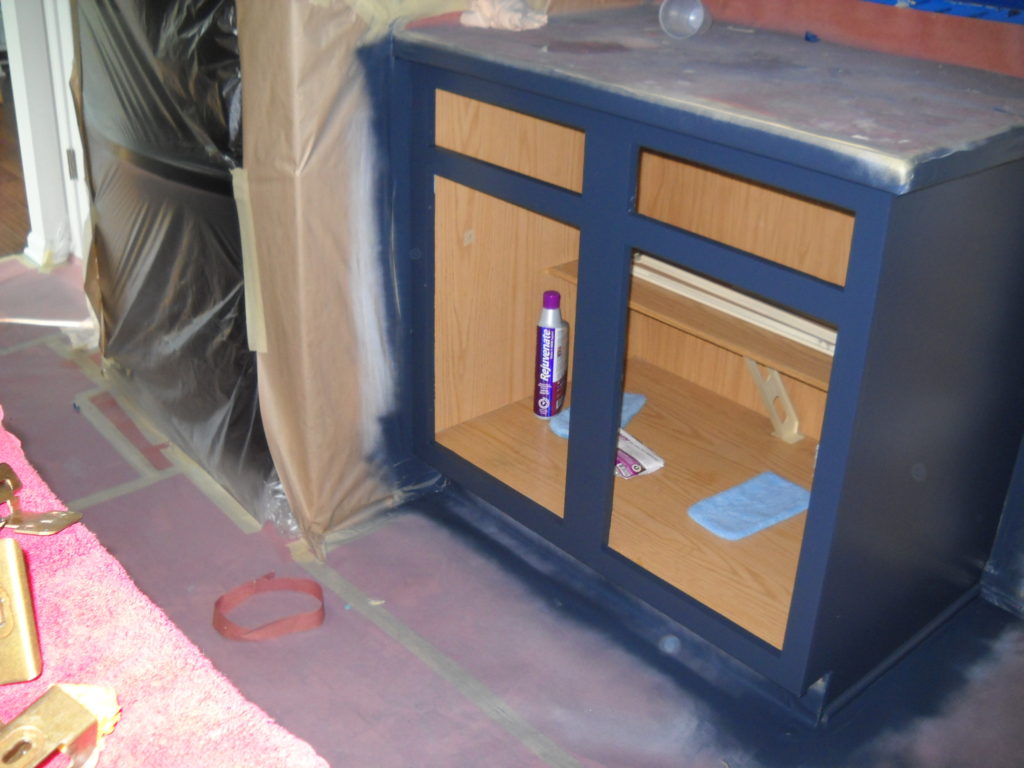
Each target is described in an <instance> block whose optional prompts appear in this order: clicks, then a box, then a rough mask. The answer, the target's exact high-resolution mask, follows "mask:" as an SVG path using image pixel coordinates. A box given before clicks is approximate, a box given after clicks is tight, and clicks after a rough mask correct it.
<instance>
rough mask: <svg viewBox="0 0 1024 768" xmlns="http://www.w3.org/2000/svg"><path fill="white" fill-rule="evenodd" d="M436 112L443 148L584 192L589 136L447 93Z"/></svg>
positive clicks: (439, 142) (441, 95)
mask: <svg viewBox="0 0 1024 768" xmlns="http://www.w3.org/2000/svg"><path fill="white" fill-rule="evenodd" d="M435 112H436V118H435V126H434V131H435V134H434V135H435V143H436V144H437V146H439V147H442V148H444V149H450V150H452V151H453V152H459V153H460V154H463V155H468V156H469V157H473V158H476V159H477V160H483V161H484V162H486V163H491V164H492V165H497V166H501V167H502V168H507V169H508V170H510V171H515V172H517V173H521V174H523V175H525V176H532V177H533V178H535V179H540V180H541V181H546V182H548V183H549V184H555V185H557V186H559V187H564V188H565V189H569V190H572V191H573V192H580V191H582V190H583V144H584V134H583V131H580V130H578V129H576V128H570V127H568V126H565V125H560V124H558V123H552V122H549V121H547V120H541V119H540V118H536V117H531V116H530V115H526V114H523V113H522V112H514V111H513V110H511V109H505V108H504V107H496V106H494V105H492V104H486V103H484V102H482V101H477V100H475V99H469V98H466V97H465V96H459V95H457V94H454V93H449V92H448V91H442V90H438V91H437V92H436V110H435Z"/></svg>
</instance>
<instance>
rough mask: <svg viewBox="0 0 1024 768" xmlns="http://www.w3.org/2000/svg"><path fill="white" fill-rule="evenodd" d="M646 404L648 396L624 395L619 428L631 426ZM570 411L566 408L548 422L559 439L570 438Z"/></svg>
mask: <svg viewBox="0 0 1024 768" xmlns="http://www.w3.org/2000/svg"><path fill="white" fill-rule="evenodd" d="M646 402H647V396H646V395H638V394H635V393H633V392H626V393H624V394H623V395H622V417H621V419H620V421H619V426H620V427H625V426H626V425H627V424H629V421H630V419H632V418H633V417H634V416H636V415H637V414H638V413H639V412H640V409H641V408H643V407H644V403H646ZM569 411H570V409H569V408H566V409H565V410H564V411H562V412H561V413H560V414H558V415H557V416H553V417H552V418H551V421H549V422H548V426H549V427H551V431H552V432H554V433H555V434H556V435H558V436H559V437H568V436H569Z"/></svg>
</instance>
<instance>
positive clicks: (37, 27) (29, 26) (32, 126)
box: [4, 0, 91, 267]
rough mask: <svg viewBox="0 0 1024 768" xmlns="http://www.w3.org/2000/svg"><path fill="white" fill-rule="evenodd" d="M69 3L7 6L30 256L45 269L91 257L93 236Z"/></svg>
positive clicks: (35, 0)
mask: <svg viewBox="0 0 1024 768" xmlns="http://www.w3.org/2000/svg"><path fill="white" fill-rule="evenodd" d="M70 6H71V4H70V3H68V2H66V0H10V1H8V2H5V3H4V29H5V34H6V37H7V57H8V61H9V62H10V72H11V90H12V92H13V94H14V104H15V110H16V113H17V118H18V120H17V122H18V144H19V146H20V148H21V164H22V169H23V171H24V177H25V199H26V202H27V204H28V214H29V226H30V232H29V235H28V238H27V241H26V243H25V251H24V253H25V256H27V257H28V258H29V259H31V260H32V261H33V262H35V263H36V264H38V265H40V266H44V267H45V266H51V265H54V264H59V263H61V262H63V261H66V260H67V259H68V258H69V257H70V256H72V255H74V256H78V257H84V256H85V253H86V249H87V248H88V247H89V243H90V240H91V228H90V227H89V226H88V223H89V192H88V188H87V187H86V184H85V181H84V169H83V168H82V167H81V165H82V158H83V154H82V141H81V137H80V136H79V132H78V122H77V119H76V117H75V109H74V102H73V101H72V98H71V90H70V88H69V86H68V82H69V80H70V77H71V67H72V64H73V62H74V37H73V31H72V26H71V7H70ZM71 163H74V165H75V166H76V171H77V172H76V174H75V178H74V179H72V178H71V174H70V173H69V170H70V165H71Z"/></svg>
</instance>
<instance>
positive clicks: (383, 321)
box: [236, 0, 436, 549]
mask: <svg viewBox="0 0 1024 768" xmlns="http://www.w3.org/2000/svg"><path fill="white" fill-rule="evenodd" d="M396 8H397V6H396V5H392V4H390V3H363V4H358V8H356V7H353V6H350V5H348V4H346V3H344V2H309V1H307V0H297V1H296V2H287V3H282V2H277V1H276V0H241V1H240V2H239V6H238V21H239V41H240V48H241V61H242V73H243V78H244V81H245V83H246V91H245V94H246V95H245V102H244V112H243V114H244V122H245V126H246V129H245V144H244V146H245V179H244V183H245V190H244V192H245V196H246V197H247V199H248V203H249V206H250V207H251V220H252V233H251V234H252V237H251V241H250V240H249V239H248V238H247V240H246V247H247V248H248V249H250V250H251V251H252V253H250V255H249V257H248V258H249V259H250V261H252V262H253V263H254V264H255V265H256V266H257V269H258V274H259V284H258V285H256V284H254V283H255V281H254V280H250V284H249V285H248V290H250V291H255V292H258V294H259V302H258V303H259V304H260V305H261V306H262V317H261V318H255V317H254V318H251V319H250V320H251V324H252V325H261V326H262V327H261V329H260V333H259V335H260V336H261V337H262V338H263V339H265V348H264V350H263V351H261V352H260V353H259V355H258V367H259V393H260V402H261V404H262V414H263V420H264V424H265V425H266V431H267V437H268V441H269V444H270V448H271V451H272V453H273V456H274V461H275V464H276V466H277V468H278V471H279V472H280V475H281V479H282V482H283V484H284V487H285V489H286V491H287V495H288V499H289V500H290V502H291V506H292V510H293V512H294V514H295V517H296V520H297V521H298V525H299V528H300V530H301V531H302V533H303V534H304V535H305V537H306V539H307V540H308V541H309V542H310V543H311V544H313V545H314V546H315V547H316V548H318V549H319V548H320V547H321V546H322V545H323V542H324V539H325V537H326V536H327V535H328V534H329V533H330V532H331V531H333V530H335V529H338V528H340V527H342V526H343V525H345V524H346V523H349V522H351V521H353V520H354V519H362V518H363V517H365V516H366V515H368V514H372V513H373V512H374V511H377V510H381V509H386V508H390V507H392V506H394V505H395V504H396V503H398V502H399V501H401V500H403V499H405V498H407V497H408V495H409V493H410V492H415V490H416V489H419V488H421V487H423V486H424V485H426V486H429V485H430V484H431V483H432V482H433V481H434V479H436V475H433V474H432V473H430V472H428V471H426V470H422V469H420V470H416V471H414V472H412V473H411V474H410V472H408V471H407V469H408V466H411V465H412V462H410V460H409V459H408V456H409V453H410V451H409V447H408V445H406V444H405V443H403V441H402V439H401V435H400V433H401V426H400V424H401V414H400V400H401V398H400V395H399V385H398V379H399V371H400V367H401V365H402V360H401V356H400V354H399V352H398V350H399V349H400V336H401V321H400V319H399V317H400V314H401V311H402V308H401V306H400V304H399V301H398V300H397V298H396V292H397V285H396V279H397V277H396V270H395V268H394V264H393V261H392V259H391V254H390V253H389V252H388V248H387V226H386V221H387V215H388V214H387V203H386V199H385V197H384V194H385V191H386V175H385V174H386V161H387V158H386V152H385V151H384V149H383V144H382V134H383V126H382V124H381V122H380V121H381V120H382V118H383V117H384V115H383V114H382V112H381V110H380V109H375V104H377V103H381V102H386V90H387V80H386V77H387V72H388V55H387V49H386V34H387V28H388V22H389V20H390V17H391V15H392V14H393V13H394V11H395V10H396ZM374 52H375V53H374ZM237 181H238V180H236V182H237ZM239 196H240V201H241V195H239ZM255 271H256V270H254V271H253V272H252V273H251V274H253V273H255Z"/></svg>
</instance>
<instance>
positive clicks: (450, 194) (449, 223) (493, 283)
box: [434, 177, 579, 432]
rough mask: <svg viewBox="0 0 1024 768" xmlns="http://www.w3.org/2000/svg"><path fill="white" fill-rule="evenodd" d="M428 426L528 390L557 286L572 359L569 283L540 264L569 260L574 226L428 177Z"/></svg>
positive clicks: (575, 245) (439, 426) (441, 425)
mask: <svg viewBox="0 0 1024 768" xmlns="http://www.w3.org/2000/svg"><path fill="white" fill-rule="evenodd" d="M435 195H436V214H435V224H436V228H435V249H434V250H435V254H434V258H435V281H436V283H435V284H436V288H435V295H434V305H435V321H434V322H435V328H434V333H435V341H434V364H435V402H434V406H435V422H434V423H435V429H436V431H437V432H442V431H443V430H445V429H447V428H449V427H451V426H453V425H455V424H459V423H461V422H463V421H467V420H469V419H473V418H475V417H477V416H480V415H482V414H485V413H487V412H488V411H492V410H495V409H497V408H501V407H503V406H505V405H508V404H509V403H513V402H515V401H517V400H521V399H523V398H525V397H528V396H529V395H530V394H531V393H532V387H533V375H534V364H535V360H534V355H535V345H536V330H535V329H536V327H537V317H538V315H539V314H540V308H541V297H542V296H543V293H544V291H545V290H559V291H561V292H562V315H563V317H564V318H565V319H566V321H567V322H568V323H569V325H570V329H569V330H570V337H569V338H570V344H569V349H570V359H569V364H570V374H571V370H572V368H571V366H572V339H573V334H574V330H575V329H574V328H573V319H574V316H575V309H576V291H575V288H574V287H573V286H572V285H570V284H568V283H565V282H564V281H562V280H558V279H555V278H552V277H551V276H549V275H548V274H546V272H545V270H546V269H547V268H548V267H551V266H553V265H554V264H558V263H561V262H563V261H567V260H569V259H572V258H577V257H578V255H579V231H578V230H576V229H574V228H573V227H570V226H567V225H565V224H562V223H561V222H557V221H555V220H553V219H549V218H546V217H544V216H541V215H539V214H535V213H531V212H530V211H526V210H524V209H522V208H519V207H517V206H514V205H512V204H510V203H507V202H504V201H502V200H499V199H497V198H494V197H490V196H488V195H485V194H483V193H482V192H478V191H476V190H473V189H470V188H469V187H465V186H463V185H460V184H457V183H455V182H453V181H449V180H447V179H443V178H440V177H439V178H437V179H436V192H435Z"/></svg>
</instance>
